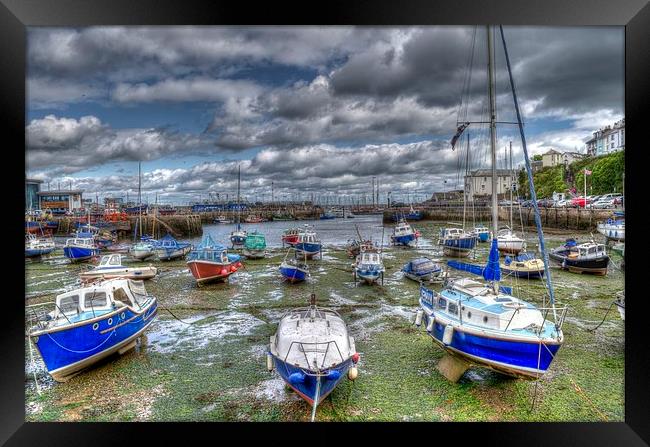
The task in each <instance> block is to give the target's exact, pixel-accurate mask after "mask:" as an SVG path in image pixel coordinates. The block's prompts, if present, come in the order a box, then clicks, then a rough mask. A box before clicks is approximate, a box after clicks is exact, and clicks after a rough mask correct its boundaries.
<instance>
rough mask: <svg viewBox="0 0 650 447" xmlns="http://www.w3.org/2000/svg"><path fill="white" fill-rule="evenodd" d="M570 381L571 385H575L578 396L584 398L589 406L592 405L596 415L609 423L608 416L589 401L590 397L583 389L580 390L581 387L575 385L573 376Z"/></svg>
mask: <svg viewBox="0 0 650 447" xmlns="http://www.w3.org/2000/svg"><path fill="white" fill-rule="evenodd" d="M569 380H570V381H571V385H573V388H574V389H575V390H576V392H577V393H578V395H580V396H581V397H583V398H584V399H585V400H586V401H587V402H588V403H589V405H591V408H592V409H593V410H594V411H595V412H596V413H598V416H600V418H601V419H602V420H603V421H605V422H609V419H608V418H607V415H605V413H603V412H602V411H600V410H599V409H598V407H596V405H594V403H593V402H592V401H591V399H589V396H587V394H586V393H585V392H584V391H583V390H582V388H580V385H578V384H577V383H575V381H574V380H573V378H572V377H571V376H569Z"/></svg>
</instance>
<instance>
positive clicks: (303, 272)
mask: <svg viewBox="0 0 650 447" xmlns="http://www.w3.org/2000/svg"><path fill="white" fill-rule="evenodd" d="M290 254H293V256H289V255H290ZM280 274H281V275H282V276H283V277H284V278H285V279H286V280H287V281H289V282H290V283H296V282H302V281H304V280H305V279H307V277H308V276H309V265H307V258H306V256H305V261H304V262H303V261H301V260H300V259H298V256H297V252H296V251H295V249H294V248H293V247H291V248H289V251H288V252H287V254H286V255H285V256H284V260H283V261H282V263H281V264H280Z"/></svg>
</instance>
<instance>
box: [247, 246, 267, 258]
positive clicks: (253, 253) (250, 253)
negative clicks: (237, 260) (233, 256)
mask: <svg viewBox="0 0 650 447" xmlns="http://www.w3.org/2000/svg"><path fill="white" fill-rule="evenodd" d="M243 254H244V256H246V257H247V258H248V259H262V258H264V256H266V252H265V251H264V250H253V249H250V248H244V251H243Z"/></svg>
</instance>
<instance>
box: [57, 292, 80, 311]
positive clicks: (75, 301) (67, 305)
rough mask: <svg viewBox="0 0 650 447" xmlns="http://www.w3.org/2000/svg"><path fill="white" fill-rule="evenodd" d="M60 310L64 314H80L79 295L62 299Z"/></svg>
mask: <svg viewBox="0 0 650 447" xmlns="http://www.w3.org/2000/svg"><path fill="white" fill-rule="evenodd" d="M59 310H60V311H61V312H62V313H64V314H67V313H70V312H74V313H77V312H79V295H70V296H66V297H63V298H61V301H59Z"/></svg>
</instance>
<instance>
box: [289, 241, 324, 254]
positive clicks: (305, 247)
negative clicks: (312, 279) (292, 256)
mask: <svg viewBox="0 0 650 447" xmlns="http://www.w3.org/2000/svg"><path fill="white" fill-rule="evenodd" d="M293 247H294V248H295V249H296V251H297V252H298V253H299V254H301V255H304V256H307V257H308V258H311V257H313V256H314V255H317V254H319V253H320V251H321V249H322V245H321V244H311V243H308V242H298V243H296V244H294V245H293Z"/></svg>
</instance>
